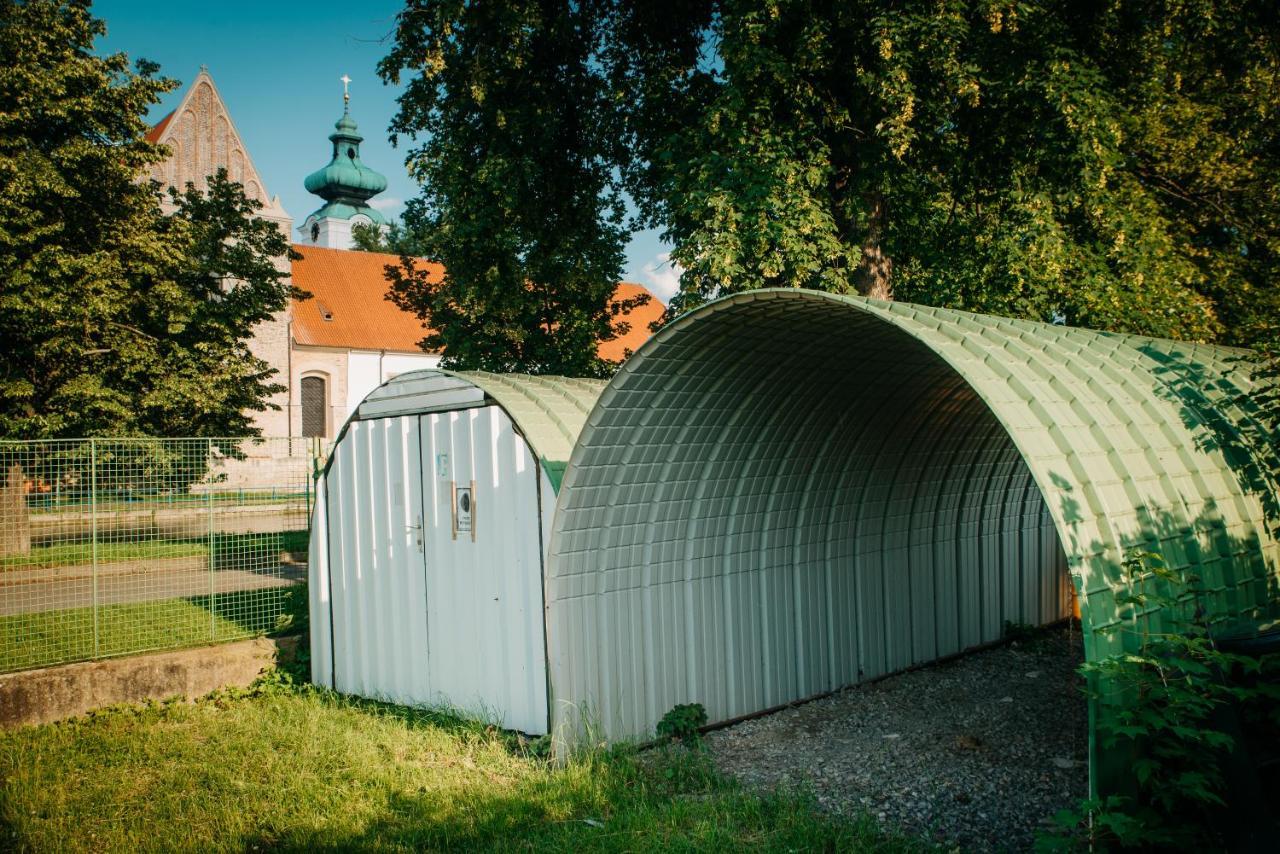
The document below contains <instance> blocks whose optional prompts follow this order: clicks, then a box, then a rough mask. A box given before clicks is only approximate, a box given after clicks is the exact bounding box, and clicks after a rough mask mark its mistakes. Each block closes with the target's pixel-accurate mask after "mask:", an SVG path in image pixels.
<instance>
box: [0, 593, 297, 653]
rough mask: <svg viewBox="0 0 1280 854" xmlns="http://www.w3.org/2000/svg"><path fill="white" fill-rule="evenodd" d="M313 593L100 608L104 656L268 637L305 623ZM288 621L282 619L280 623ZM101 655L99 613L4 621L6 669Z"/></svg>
mask: <svg viewBox="0 0 1280 854" xmlns="http://www.w3.org/2000/svg"><path fill="white" fill-rule="evenodd" d="M306 610H307V588H306V586H305V585H302V584H298V585H294V586H291V587H274V588H269V589H266V590H245V591H240V592H237V593H220V594H218V596H217V597H216V599H215V601H214V606H213V613H212V615H211V614H210V608H209V597H208V596H189V597H185V598H181V599H164V600H160V601H157V602H138V603H133V604H128V605H104V606H102V607H101V608H99V609H98V655H99V656H101V657H103V658H106V657H109V656H113V655H122V654H125V653H131V652H139V651H143V650H156V649H176V648H178V647H184V646H199V645H201V644H207V643H213V642H215V641H225V640H232V639H235V638H244V637H250V636H252V635H256V634H265V633H268V632H272V631H275V630H276V629H278V628H284V627H289V626H295V625H298V624H299V623H300V621H301V620H304V619H305V615H306ZM281 616H283V619H281ZM93 657H94V646H93V609H92V608H68V609H64V610H60V611H38V612H34V613H29V614H14V615H10V616H0V672H4V671H8V670H23V669H26V668H30V667H46V666H49V665H52V664H62V663H65V662H69V661H81V660H83V659H87V658H93Z"/></svg>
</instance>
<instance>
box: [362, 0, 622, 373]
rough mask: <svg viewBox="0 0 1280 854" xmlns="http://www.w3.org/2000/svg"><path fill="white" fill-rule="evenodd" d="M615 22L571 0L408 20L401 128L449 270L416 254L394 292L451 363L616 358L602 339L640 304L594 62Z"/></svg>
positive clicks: (434, 6)
mask: <svg viewBox="0 0 1280 854" xmlns="http://www.w3.org/2000/svg"><path fill="white" fill-rule="evenodd" d="M604 20H605V18H604V16H602V15H601V14H599V10H598V9H597V7H596V6H595V5H594V4H592V3H589V2H588V3H571V2H568V0H497V1H496V2H485V3H470V2H465V0H411V2H409V3H408V5H407V7H406V9H405V10H404V11H403V12H401V14H400V16H399V18H398V20H397V26H396V31H395V42H394V45H393V47H392V50H391V52H390V54H389V55H388V56H387V57H386V58H385V59H384V60H383V61H382V63H381V64H380V66H379V71H380V73H381V75H382V77H383V78H384V79H385V80H387V81H388V82H392V83H398V82H400V81H401V79H402V77H403V78H404V79H405V80H406V85H405V91H404V93H403V94H402V95H401V97H400V99H399V104H400V109H399V112H398V114H397V116H396V117H395V119H394V121H393V123H392V132H393V134H396V135H397V136H398V135H404V136H407V137H408V138H410V139H412V140H415V141H416V142H417V145H416V147H414V148H412V149H411V151H410V152H409V155H408V161H407V163H408V167H409V171H410V174H411V175H412V176H413V177H414V178H415V179H416V180H417V181H418V182H419V183H420V184H421V186H422V192H423V195H422V197H421V198H420V199H418V200H417V205H416V206H411V207H410V208H409V211H408V212H407V214H406V217H405V226H406V229H407V231H408V232H409V234H410V235H411V241H410V242H409V244H408V247H409V248H412V249H415V250H417V251H418V253H420V254H421V255H424V256H426V257H429V258H431V259H433V260H437V261H439V262H441V263H442V264H443V265H444V267H445V270H446V273H445V275H444V278H443V280H442V281H441V280H437V279H434V278H432V277H430V276H429V275H428V274H427V273H426V272H425V271H423V270H422V269H421V268H420V267H415V266H414V265H413V264H412V263H411V259H409V258H406V259H405V263H403V264H402V265H401V266H400V267H398V268H391V269H390V270H389V272H390V275H391V279H392V283H391V293H392V296H393V298H394V300H395V301H396V302H397V304H399V305H400V306H401V307H403V308H405V309H406V310H409V311H413V312H415V313H417V314H418V315H419V316H420V317H421V318H422V319H423V320H424V321H425V322H426V323H427V324H428V326H429V327H430V328H431V330H432V331H431V332H430V333H429V334H428V337H427V339H426V340H425V344H426V346H428V347H430V348H436V349H440V350H442V351H443V353H444V363H445V364H446V365H450V366H454V367H464V368H485V369H489V370H500V371H509V370H520V371H530V372H535V373H563V374H570V375H594V374H600V373H603V372H605V371H607V370H608V366H607V365H606V364H605V363H603V362H602V361H601V360H600V358H599V357H598V355H597V347H598V344H599V342H600V341H605V340H610V339H611V338H613V337H615V336H616V335H618V334H619V333H620V332H623V331H625V326H623V325H622V324H623V323H624V321H622V320H621V316H622V315H625V313H626V312H627V311H629V310H630V309H631V308H632V307H634V306H635V305H637V304H638V301H637V300H635V299H633V300H617V299H615V298H614V292H615V289H616V286H617V282H618V279H619V274H620V272H621V267H622V247H623V242H624V240H625V238H626V232H625V230H624V228H623V207H622V200H621V198H620V196H619V192H618V187H617V186H616V184H617V182H616V180H615V173H614V162H613V157H612V155H613V153H614V147H613V140H612V137H611V135H610V134H609V132H608V127H609V125H610V121H609V118H610V115H611V105H610V103H609V101H608V97H607V96H608V91H609V90H608V87H607V86H606V81H605V79H604V77H603V74H602V72H601V69H600V67H599V66H598V64H597V63H594V62H593V58H594V56H595V55H596V53H597V50H598V46H599V40H600V37H601V34H602V31H603V30H602V26H603V21H604ZM395 138H396V137H393V139H395ZM400 248H406V247H405V246H401V247H400Z"/></svg>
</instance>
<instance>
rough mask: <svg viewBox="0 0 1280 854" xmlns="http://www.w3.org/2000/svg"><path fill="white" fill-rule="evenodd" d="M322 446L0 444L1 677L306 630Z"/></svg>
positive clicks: (286, 442)
mask: <svg viewBox="0 0 1280 854" xmlns="http://www.w3.org/2000/svg"><path fill="white" fill-rule="evenodd" d="M320 451H321V448H320V447H319V445H318V443H317V440H312V439H298V438H295V439H243V438H239V439H76V440H58V441H35V442H14V441H2V442H0V672H2V671H8V670H21V669H26V668H31V667H43V666H47V665H52V664H62V663H65V662H70V661H81V660H85V659H93V658H105V657H108V656H115V655H125V654H129V653H136V652H144V651H147V650H157V649H169V648H174V647H180V646H191V645H197V644H205V643H213V642H219V641H226V640H232V639H236V638H243V637H249V636H252V635H256V634H261V633H264V632H270V631H274V630H277V629H281V628H284V627H286V626H287V625H288V623H289V622H290V621H292V620H300V619H301V618H302V617H303V615H305V610H306V596H305V590H304V589H303V587H302V582H304V581H305V579H306V560H307V554H306V552H307V528H308V524H309V520H310V511H311V502H312V499H313V496H312V494H311V483H312V480H311V473H312V470H313V467H314V465H315V462H316V459H317V457H318V454H319V453H320Z"/></svg>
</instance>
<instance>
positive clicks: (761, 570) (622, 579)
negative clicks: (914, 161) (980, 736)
mask: <svg viewBox="0 0 1280 854" xmlns="http://www.w3.org/2000/svg"><path fill="white" fill-rule="evenodd" d="M1238 356H1239V351H1229V350H1225V349H1223V348H1208V347H1200V346H1194V345H1181V344H1177V343H1174V342H1163V341H1153V340H1151V339H1145V338H1137V337H1132V336H1120V335H1107V334H1102V333H1094V332H1089V331H1086V330H1077V329H1067V328H1063V327H1055V326H1050V325H1046V324H1038V323H1031V322H1025V321H1013V320H1007V319H1001V318H990V317H981V316H977V315H972V314H967V313H964V312H953V311H945V310H940V309H928V308H921V307H919V306H911V305H906V304H889V303H880V302H875V301H870V300H864V299H859V298H851V297H837V296H833V295H828V294H818V293H814V292H806V291H799V290H780V291H758V292H752V293H749V294H742V295H737V296H733V297H729V298H726V299H724V300H721V301H719V302H716V303H713V304H711V305H709V306H706V307H704V308H703V309H700V310H698V311H695V312H693V313H691V314H690V315H686V316H685V317H684V318H681V319H679V320H677V321H676V322H675V323H673V324H671V325H670V326H668V327H667V328H666V329H664V330H662V331H661V332H659V333H658V334H657V335H656V336H655V337H654V339H653V340H652V341H650V342H649V344H647V345H646V346H645V347H644V348H642V349H641V351H640V352H639V353H638V354H637V355H636V356H635V357H633V359H632V360H631V361H629V362H628V363H626V364H625V365H624V366H623V367H622V369H621V370H620V371H619V373H618V375H617V376H616V377H615V378H614V380H613V381H612V382H611V384H610V385H609V387H608V388H607V389H606V390H605V391H604V392H603V394H602V395H601V397H600V401H599V403H598V405H597V406H596V408H595V410H594V411H593V412H592V414H591V416H590V417H589V419H588V423H587V425H586V426H585V427H584V429H583V432H582V435H581V438H580V441H579V444H578V447H577V448H576V450H575V452H574V455H573V458H572V462H571V465H570V466H569V469H568V472H567V473H566V476H565V484H564V487H563V489H564V491H563V492H562V494H561V498H560V505H559V509H558V511H557V516H556V521H555V525H554V529H553V534H552V544H551V550H550V564H549V567H548V582H547V584H548V600H549V617H548V619H549V625H548V632H549V637H550V639H551V644H550V646H551V657H552V688H553V697H554V700H555V709H554V713H555V720H554V725H555V726H556V727H557V728H560V727H566V728H570V729H572V728H574V727H576V726H577V722H578V721H579V720H580V718H581V717H582V714H583V710H585V716H586V717H587V718H588V719H589V720H590V721H591V723H592V724H593V725H594V726H595V727H597V728H598V729H599V730H600V731H601V732H602V734H604V735H606V736H610V737H625V736H637V735H645V734H648V733H650V732H652V728H653V726H654V725H655V724H656V722H657V720H658V718H659V717H660V716H661V714H662V713H664V712H665V711H666V710H667V709H669V708H671V706H673V705H675V704H676V703H682V702H701V703H703V704H705V705H706V706H707V709H708V713H709V715H710V716H711V719H712V720H725V719H729V718H732V717H734V716H737V715H741V714H745V713H749V712H754V711H759V710H761V709H764V708H769V707H772V706H774V705H777V704H779V703H782V702H787V701H791V700H795V699H799V698H802V697H805V696H808V695H811V694H814V693H818V692H820V691H823V690H827V689H830V688H834V687H837V686H840V685H844V684H848V683H850V682H854V681H857V680H859V679H866V678H871V677H874V676H878V675H881V674H884V673H888V672H892V671H895V670H899V669H901V668H903V667H906V666H909V665H912V664H916V663H920V662H923V661H928V660H931V659H932V658H935V657H937V656H939V655H944V654H947V653H950V652H955V651H959V650H962V649H965V648H967V647H971V646H973V645H975V644H979V643H982V642H984V641H989V640H994V639H996V638H998V637H999V636H1000V634H1001V629H1002V625H1003V622H1004V621H1005V620H1011V621H1018V622H1027V623H1043V622H1047V621H1050V620H1053V619H1055V618H1057V617H1060V616H1063V615H1065V614H1066V613H1067V611H1068V608H1069V607H1070V595H1069V594H1070V589H1069V587H1068V585H1067V583H1066V581H1065V578H1064V569H1065V568H1066V567H1067V566H1069V567H1070V569H1071V571H1072V572H1073V573H1075V574H1076V577H1077V584H1078V585H1079V586H1080V588H1081V589H1082V591H1083V593H1084V602H1083V606H1082V610H1083V612H1084V614H1085V617H1084V619H1085V627H1086V632H1085V644H1086V653H1087V654H1088V655H1089V656H1091V657H1098V656H1101V655H1104V654H1106V653H1108V652H1110V651H1112V650H1114V649H1117V648H1118V647H1117V645H1118V644H1119V643H1121V642H1122V636H1121V635H1119V634H1115V633H1111V634H1105V635H1104V634H1099V633H1098V631H1097V630H1098V629H1100V628H1102V627H1105V626H1107V625H1110V624H1113V623H1114V622H1115V621H1116V620H1117V619H1119V616H1120V615H1119V613H1118V610H1117V607H1116V604H1115V600H1114V596H1113V595H1112V591H1113V590H1114V589H1116V587H1117V586H1118V585H1119V584H1120V577H1119V564H1120V560H1121V556H1122V554H1123V553H1124V552H1125V551H1126V550H1127V549H1128V548H1130V547H1132V546H1136V545H1145V546H1146V547H1147V548H1150V549H1152V550H1155V551H1158V552H1161V553H1163V554H1164V555H1165V556H1166V558H1167V559H1168V560H1169V562H1170V563H1171V564H1172V565H1174V566H1188V565H1194V566H1196V567H1197V568H1198V570H1199V573H1200V574H1201V575H1203V576H1205V577H1208V578H1210V579H1212V582H1211V584H1212V586H1217V587H1218V588H1220V589H1221V590H1222V593H1221V594H1220V599H1221V601H1222V602H1223V603H1225V604H1227V605H1228V607H1229V608H1230V609H1232V610H1233V611H1234V612H1236V613H1246V612H1249V611H1250V609H1255V608H1262V609H1266V608H1271V609H1274V603H1272V602H1270V601H1269V600H1268V597H1267V595H1266V589H1267V583H1268V582H1270V583H1273V584H1274V582H1275V579H1276V577H1277V574H1278V573H1280V568H1278V563H1280V561H1278V560H1277V545H1276V540H1275V534H1274V526H1275V525H1276V524H1277V521H1278V520H1280V517H1278V516H1277V515H1276V514H1275V513H1274V510H1272V511H1271V512H1272V517H1271V519H1270V520H1268V518H1267V514H1266V512H1264V504H1265V505H1266V506H1267V507H1268V508H1274V507H1275V506H1276V501H1277V490H1276V480H1275V477H1276V475H1275V472H1274V470H1273V469H1272V468H1271V467H1270V466H1268V464H1267V463H1266V459H1267V458H1265V457H1264V454H1265V448H1267V447H1268V445H1269V444H1271V443H1274V441H1275V437H1274V436H1272V435H1269V434H1268V435H1262V434H1260V433H1259V430H1260V429H1261V428H1259V427H1258V426H1257V423H1256V421H1255V420H1253V419H1252V417H1251V415H1250V413H1247V412H1239V411H1238V407H1237V408H1234V409H1233V406H1234V404H1231V405H1226V402H1227V401H1228V400H1229V399H1232V398H1233V397H1234V396H1235V395H1237V394H1238V393H1239V392H1241V391H1246V390H1247V389H1248V388H1249V381H1248V379H1247V378H1246V377H1244V376H1243V375H1242V371H1239V370H1233V368H1234V365H1233V363H1232V360H1233V359H1236V358H1238ZM1224 445H1225V446H1226V447H1227V454H1226V455H1224V453H1223V450H1222V448H1223V446H1224ZM1228 460H1230V462H1229V461H1228ZM1233 466H1234V468H1233ZM1269 526H1271V527H1270V528H1269ZM1201 543H1203V544H1204V545H1206V546H1208V548H1207V549H1204V548H1203V547H1202V546H1201V545H1200V544H1201ZM1095 770H1097V766H1096V764H1095Z"/></svg>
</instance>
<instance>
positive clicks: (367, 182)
mask: <svg viewBox="0 0 1280 854" xmlns="http://www.w3.org/2000/svg"><path fill="white" fill-rule="evenodd" d="M350 82H351V80H350V78H349V77H347V76H346V75H343V77H342V88H343V92H342V118H340V119H338V121H337V122H336V123H335V124H334V132H333V133H332V134H330V135H329V141H330V142H332V143H333V158H332V159H331V160H330V161H329V165H328V166H326V167H324V168H323V169H320V170H319V171H316V172H312V173H311V174H310V175H308V176H307V178H306V180H305V181H304V182H303V186H305V187H306V188H307V192H309V193H315V194H316V195H317V196H319V197H320V198H322V199H324V200H325V204H324V206H323V207H321V208H320V209H319V210H317V211H315V212H314V213H312V214H310V215H308V216H307V218H306V220H305V221H303V223H302V227H301V228H300V229H299V231H300V232H302V240H301V241H300V242H301V244H302V245H303V246H324V247H327V248H329V249H350V248H351V247H352V246H354V245H355V244H354V241H352V239H351V229H352V227H353V226H357V225H376V226H378V228H380V229H384V230H385V229H386V228H387V220H386V218H385V217H384V216H383V215H382V214H381V213H379V212H378V211H376V210H374V209H373V208H372V207H370V206H369V199H371V198H373V197H374V196H376V195H377V194H378V193H381V192H382V191H383V190H385V189H386V188H387V179H386V178H385V177H384V176H383V175H381V174H380V173H378V172H375V171H374V170H373V169H370V168H369V167H368V166H365V165H364V163H362V162H361V161H360V143H361V142H363V141H364V137H362V136H361V135H360V134H359V132H358V131H357V129H356V122H355V119H353V118H351V110H350V104H351V95H350V93H349V92H348V91H347V85H348V84H349V83H350Z"/></svg>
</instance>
